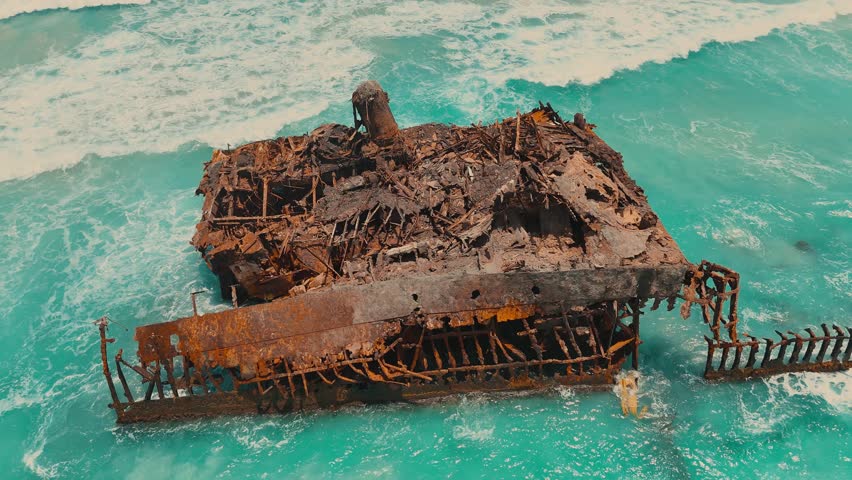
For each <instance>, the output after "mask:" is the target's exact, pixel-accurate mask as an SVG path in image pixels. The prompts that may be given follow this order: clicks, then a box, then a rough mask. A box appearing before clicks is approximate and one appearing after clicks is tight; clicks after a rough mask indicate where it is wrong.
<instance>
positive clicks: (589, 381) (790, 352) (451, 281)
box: [98, 81, 852, 423]
mask: <svg viewBox="0 0 852 480" xmlns="http://www.w3.org/2000/svg"><path fill="white" fill-rule="evenodd" d="M352 106H353V116H354V117H355V128H352V127H348V126H344V125H323V126H321V127H319V128H317V129H316V130H314V131H313V132H311V133H310V134H307V135H302V136H293V137H285V138H278V139H275V140H265V141H260V142H255V143H251V144H248V145H244V146H242V147H239V148H236V149H234V150H230V149H229V150H226V151H221V150H217V151H215V152H214V153H213V158H212V160H211V161H210V162H209V163H207V164H206V165H205V172H204V177H203V179H202V181H201V184H200V185H199V188H198V191H197V193H198V194H201V195H204V207H203V213H202V218H201V221H200V222H199V223H198V225H197V232H196V234H195V237H194V238H193V240H192V243H193V245H194V246H195V247H196V248H197V249H198V250H199V251H200V252H201V255H202V256H203V258H204V260H205V261H206V262H207V264H208V266H209V267H210V269H211V270H212V271H213V272H214V273H215V274H216V275H217V276H218V278H219V281H220V284H221V290H222V295H223V296H224V297H226V298H228V297H230V298H231V299H232V300H233V302H234V308H233V309H228V310H225V311H221V312H216V313H207V314H203V315H200V314H198V313H197V311H196V310H195V308H193V310H194V314H193V315H192V316H190V317H186V318H181V319H178V320H174V321H170V322H165V323H155V324H150V325H144V326H140V327H138V328H137V329H136V335H135V339H136V341H137V342H138V363H137V362H136V361H130V360H129V359H126V358H124V356H123V352H122V351H119V352H118V354H117V355H115V356H114V358H113V359H111V358H110V357H109V355H108V353H107V350H108V348H107V347H108V344H109V343H110V342H112V339H109V338H107V335H106V333H107V332H106V329H107V319H106V318H104V319H102V320H101V321H100V322H98V325H99V327H100V334H101V356H102V363H103V371H104V375H105V376H106V380H107V384H108V386H109V389H110V394H111V396H112V403H111V405H110V406H111V407H112V408H113V409H114V410H115V412H116V414H117V416H118V422H120V423H129V422H138V421H151V420H158V419H168V418H180V417H199V416H208V415H216V414H224V413H255V412H260V413H266V412H287V411H292V410H296V409H302V408H310V407H325V406H333V405H339V404H343V403H347V402H351V401H362V402H376V401H395V400H415V399H422V398H428V397H434V396H439V395H446V394H452V393H456V392H468V391H499V390H517V389H531V388H541V387H545V386H548V385H553V384H566V385H591V386H594V385H609V384H612V383H613V382H614V377H615V375H616V373H617V372H618V371H619V370H620V369H621V367H622V365H623V364H624V363H625V361H626V360H627V359H628V358H630V359H631V363H632V366H633V367H634V368H637V367H638V355H637V353H638V347H639V344H640V343H641V342H640V340H639V318H640V316H641V314H642V313H643V312H642V308H644V307H645V305H646V303H648V302H650V305H651V309H656V308H657V307H659V306H660V304H661V303H662V302H665V303H666V304H667V306H668V308H669V309H671V308H674V306H675V302H676V300H677V299H678V298H682V299H683V300H684V303H683V305H682V307H681V311H682V313H683V315H684V316H687V315H688V314H689V310H690V308H691V306H692V305H693V304H695V305H697V306H698V307H699V308H700V310H701V313H702V316H703V319H704V321H705V322H706V323H707V324H708V325H709V326H710V330H711V332H712V338H710V337H706V338H707V342H708V354H707V365H706V369H705V377H707V378H708V379H723V378H746V377H749V376H754V375H765V374H772V373H777V372H780V371H798V370H812V371H826V370H839V369H843V368H848V367H849V366H850V362H849V359H850V353H852V342H850V341H849V337H850V332H852V329H841V328H840V327H837V326H834V327H833V328H832V329H829V328H828V327H827V326H825V325H823V328H822V330H823V331H822V332H821V334H815V333H814V332H813V331H812V330H811V329H806V330H805V331H806V332H807V336H803V335H800V334H797V333H792V332H791V333H789V335H785V334H783V333H781V332H779V335H780V340H778V341H773V340H770V339H763V340H759V339H757V338H755V337H751V336H749V335H738V334H737V294H738V291H739V276H738V275H737V274H736V273H735V272H733V271H731V270H728V269H726V268H724V267H721V266H718V265H715V264H712V263H708V262H702V263H701V264H699V265H693V264H690V263H689V262H688V261H687V260H686V258H685V257H684V255H683V253H681V251H680V249H679V248H678V246H677V244H676V243H675V241H674V240H673V239H672V237H671V236H670V235H669V234H668V232H667V231H666V230H665V228H664V227H663V225H662V223H661V222H660V220H659V218H658V217H657V215H656V214H654V212H653V211H652V210H651V207H650V206H649V205H648V201H647V199H646V198H645V195H644V193H643V191H642V189H641V188H640V187H639V186H637V185H636V183H635V182H634V181H633V180H632V179H631V178H630V177H629V176H628V174H627V172H626V171H625V169H624V166H623V164H622V159H621V155H619V154H618V153H617V152H615V151H614V150H612V149H611V148H610V147H609V146H608V145H607V144H606V143H604V142H603V141H602V140H601V139H600V138H599V137H598V136H597V135H596V134H595V133H594V131H593V128H594V125H591V124H588V123H586V121H585V119H584V118H583V116H582V115H581V114H577V115H575V116H574V119H573V121H572V122H565V121H563V120H562V119H561V118H560V117H559V115H558V114H557V113H556V112H555V111H554V110H553V109H552V108H551V107H550V105H549V104H548V105H540V106H539V108H536V109H535V110H533V111H531V112H529V113H525V114H520V113H518V115H517V116H516V117H513V118H508V119H506V120H503V121H502V122H496V123H494V124H493V125H482V124H479V125H471V126H469V127H457V126H447V125H439V124H426V125H420V126H415V127H411V128H406V129H399V128H398V127H397V124H396V122H395V120H394V117H393V114H392V113H391V110H390V108H389V105H388V96H387V94H386V93H385V92H384V91H383V90H382V89H381V87H380V86H379V84H378V83H376V82H373V81H370V82H365V83H363V84H362V85H361V86H359V87H358V89H357V90H356V91H355V93H354V94H353V95H352ZM361 126H363V127H365V132H361V131H360V127H361ZM246 301H247V302H248V303H249V304H250V305H248V306H241V307H238V302H246ZM193 305H194V297H193ZM723 330H724V332H723ZM803 349H804V351H803ZM134 360H135V359H134ZM111 364H112V365H113V366H114V369H115V371H114V372H113V371H112V369H111ZM125 369H126V370H128V371H129V372H132V374H133V376H134V377H138V379H139V380H141V383H142V385H143V388H142V390H141V395H140V394H139V393H134V390H135V388H131V384H130V383H129V382H128V380H127V378H126V374H125ZM113 373H115V374H116V375H117V377H118V383H119V388H120V391H121V393H122V395H123V396H124V400H122V399H121V398H120V397H119V390H118V389H117V388H116V381H115V380H114V378H113Z"/></svg>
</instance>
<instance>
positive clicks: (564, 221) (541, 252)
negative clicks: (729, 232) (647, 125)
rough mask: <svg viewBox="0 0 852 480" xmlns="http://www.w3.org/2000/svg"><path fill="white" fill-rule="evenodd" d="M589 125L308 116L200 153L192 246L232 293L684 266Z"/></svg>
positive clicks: (550, 119) (547, 110)
mask: <svg viewBox="0 0 852 480" xmlns="http://www.w3.org/2000/svg"><path fill="white" fill-rule="evenodd" d="M381 94H384V92H381V93H380V94H379V95H381ZM356 95H358V93H357V92H356ZM353 101H354V102H356V105H358V104H359V103H360V101H359V100H358V99H357V98H354V99H353ZM384 105H387V103H386V102H385V103H384ZM368 110H369V111H368ZM368 110H365V112H366V113H365V115H366V116H367V117H368V118H369V116H370V115H371V114H372V116H373V117H372V118H375V117H376V116H377V114H376V113H375V112H376V111H384V110H383V109H380V108H375V107H374V108H372V109H368ZM364 121H365V122H366V121H367V120H366V119H365V120H364ZM391 121H392V118H391ZM591 127H592V126H591V125H587V124H586V123H585V122H584V121H583V119H582V116H578V117H577V119H576V121H575V122H573V123H565V122H564V121H563V120H562V119H561V118H560V117H559V115H558V114H557V113H556V112H555V111H553V109H552V108H551V107H550V106H549V105H542V106H540V107H539V108H537V109H535V110H533V111H532V112H530V113H526V114H518V115H517V116H516V117H513V118H509V119H506V120H504V121H502V122H495V123H494V124H491V125H472V126H468V127H455V126H447V125H439V124H427V125H420V126H416V127H411V128H406V129H403V130H398V131H396V132H395V134H393V135H391V136H389V137H388V138H386V139H384V140H382V139H378V140H376V139H375V137H374V136H373V135H370V134H369V130H368V133H367V134H362V133H361V132H359V131H357V130H355V129H354V128H351V127H347V126H343V125H323V126H321V127H319V128H317V129H316V130H314V131H313V132H311V133H310V134H307V135H303V136H297V137H286V138H279V139H276V140H266V141H261V142H255V143H251V144H248V145H245V146H242V147H239V148H236V149H234V150H232V151H216V152H215V153H214V155H213V159H212V161H211V162H210V163H208V164H207V166H206V168H205V175H204V178H203V180H202V182H201V185H200V186H199V188H198V193H200V194H203V195H204V197H205V201H204V209H203V217H202V220H201V222H200V223H199V224H198V226H197V229H198V230H197V233H196V235H195V237H194V239H193V244H194V245H195V246H196V247H197V248H198V249H199V250H200V251H201V252H202V254H203V256H204V258H205V260H207V262H208V264H209V265H210V268H211V269H212V270H213V272H215V273H216V275H218V277H219V279H220V282H221V286H222V292H223V295H225V296H230V295H231V286H232V285H235V286H236V291H237V293H238V295H239V296H240V298H241V299H242V298H245V297H254V298H259V299H271V298H274V297H278V296H282V295H287V294H298V293H300V292H304V291H306V290H311V289H314V288H320V287H323V286H326V285H330V284H341V283H354V284H362V283H365V282H373V281H378V280H387V279H391V278H401V277H405V276H410V275H413V274H422V273H427V274H432V273H441V272H452V271H475V272H509V271H554V270H567V269H583V268H603V267H617V266H632V265H657V264H685V260H684V257H683V255H681V253H680V251H679V250H678V249H677V246H676V245H675V243H674V241H673V240H672V239H671V237H670V236H669V235H668V233H667V232H666V231H665V229H664V228H663V227H662V225H661V224H660V222H659V220H658V218H657V216H656V215H655V214H654V212H653V211H651V208H650V207H649V206H648V203H647V201H646V199H645V197H644V195H643V193H642V190H641V189H640V188H639V187H637V186H636V184H635V183H634V182H633V180H631V179H630V177H629V176H628V175H627V173H626V172H625V170H624V167H623V165H622V160H621V155H619V154H618V153H616V152H615V151H613V150H612V149H611V148H610V147H609V146H607V145H606V144H605V143H604V142H603V141H602V140H600V138H598V136H597V135H595V134H594V133H593V131H592V128H591ZM394 130H395V124H394Z"/></svg>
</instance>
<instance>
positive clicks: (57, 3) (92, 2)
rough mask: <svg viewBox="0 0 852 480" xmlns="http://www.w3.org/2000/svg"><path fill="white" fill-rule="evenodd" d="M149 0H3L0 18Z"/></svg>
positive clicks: (138, 2) (143, 2)
mask: <svg viewBox="0 0 852 480" xmlns="http://www.w3.org/2000/svg"><path fill="white" fill-rule="evenodd" d="M147 3H151V0H113V1H108V0H107V1H105V0H41V1H40V2H39V3H38V4H34V2H33V1H32V0H4V1H3V4H2V5H0V20H3V19H4V18H10V17H14V16H15V15H21V14H23V13H33V12H40V11H43V10H56V9H60V8H66V9H68V10H79V9H81V8H87V7H103V6H111V5H145V4H147Z"/></svg>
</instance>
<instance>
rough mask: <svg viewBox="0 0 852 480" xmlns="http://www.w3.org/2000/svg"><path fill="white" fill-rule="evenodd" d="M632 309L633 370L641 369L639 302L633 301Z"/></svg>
mask: <svg viewBox="0 0 852 480" xmlns="http://www.w3.org/2000/svg"><path fill="white" fill-rule="evenodd" d="M631 309H632V310H633V323H632V324H631V325H630V328H631V329H633V338H634V340H633V365H632V366H633V370H639V343H640V340H639V316H640V315H641V312H640V311H639V302H636V301H634V302H632V305H631Z"/></svg>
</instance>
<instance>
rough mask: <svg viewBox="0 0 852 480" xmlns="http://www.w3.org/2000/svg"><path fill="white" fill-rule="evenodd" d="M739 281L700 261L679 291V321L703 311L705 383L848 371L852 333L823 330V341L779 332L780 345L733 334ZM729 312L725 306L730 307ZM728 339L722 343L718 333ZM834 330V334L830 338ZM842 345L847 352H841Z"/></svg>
mask: <svg viewBox="0 0 852 480" xmlns="http://www.w3.org/2000/svg"><path fill="white" fill-rule="evenodd" d="M739 286H740V276H739V274H738V273H737V272H735V271H733V270H730V269H728V268H725V267H723V266H721V265H716V264H714V263H710V262H707V261H702V262H701V264H700V265H698V266H696V267H695V268H693V269H692V270H691V271H690V272H689V273H688V274H687V279H686V286H685V287H684V290H683V298H684V300H685V302H684V303H683V306H682V307H681V315H682V316H683V317H684V318H686V317H688V316H689V313H690V309H691V307H692V305H693V304H696V305H699V306H700V308H701V313H702V318H703V320H704V323H706V324H708V325H709V327H710V331H711V332H712V334H713V338H710V337H707V336H705V337H704V339H705V340H706V341H707V362H706V365H705V367H704V378H707V379H709V380H727V379H745V378H748V377H756V376H764V375H774V374H777V373H784V372H803V371H808V372H826V371H836V370H845V369H848V368H852V364H850V362H849V359H850V355H852V328H849V327H846V328H845V329H844V328H843V327H840V326H837V325H832V327H831V328H829V327H828V326H827V325H826V324H822V325H821V329H822V335H817V334H816V333H814V329H813V328H810V327H809V328H806V329H805V332H806V333H807V336H805V335H802V334H799V333H796V332H793V331H788V332H779V331H776V333H777V334H778V337H779V339H778V340H773V339H771V338H757V337H754V336H752V335H748V334H745V333H743V334H741V336H742V338H740V334H739V333H738V332H737V324H738V322H739V318H738V316H737V300H738V296H739ZM728 301H729V303H728V305H727V308H726V306H725V302H728ZM723 329H724V330H725V331H727V337H728V338H722V334H721V331H722V330H723ZM832 330H833V332H832ZM844 345H845V346H844Z"/></svg>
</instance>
